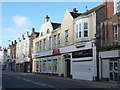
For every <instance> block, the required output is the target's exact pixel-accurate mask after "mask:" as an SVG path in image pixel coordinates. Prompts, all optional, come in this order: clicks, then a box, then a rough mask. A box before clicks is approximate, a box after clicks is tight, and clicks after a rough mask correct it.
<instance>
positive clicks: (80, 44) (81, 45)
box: [75, 42, 86, 48]
mask: <svg viewBox="0 0 120 90" xmlns="http://www.w3.org/2000/svg"><path fill="white" fill-rule="evenodd" d="M85 44H86V43H85V42H80V43H75V46H76V48H80V47H85Z"/></svg>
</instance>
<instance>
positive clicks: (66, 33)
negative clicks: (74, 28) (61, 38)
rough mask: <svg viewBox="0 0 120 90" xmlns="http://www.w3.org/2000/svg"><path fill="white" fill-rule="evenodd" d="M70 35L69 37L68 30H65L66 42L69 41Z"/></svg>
mask: <svg viewBox="0 0 120 90" xmlns="http://www.w3.org/2000/svg"><path fill="white" fill-rule="evenodd" d="M68 37H69V34H68V30H65V42H68Z"/></svg>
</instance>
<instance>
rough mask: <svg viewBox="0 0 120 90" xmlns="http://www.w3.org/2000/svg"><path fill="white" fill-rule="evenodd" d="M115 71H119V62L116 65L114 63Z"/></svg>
mask: <svg viewBox="0 0 120 90" xmlns="http://www.w3.org/2000/svg"><path fill="white" fill-rule="evenodd" d="M114 70H115V71H118V66H117V62H116V63H114Z"/></svg>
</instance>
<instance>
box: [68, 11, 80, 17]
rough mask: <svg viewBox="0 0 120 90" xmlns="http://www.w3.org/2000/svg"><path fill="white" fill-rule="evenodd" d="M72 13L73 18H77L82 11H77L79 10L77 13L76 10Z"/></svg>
mask: <svg viewBox="0 0 120 90" xmlns="http://www.w3.org/2000/svg"><path fill="white" fill-rule="evenodd" d="M70 14H71V15H72V17H73V18H76V17H78V16H80V15H81V13H77V12H76V13H75V12H70Z"/></svg>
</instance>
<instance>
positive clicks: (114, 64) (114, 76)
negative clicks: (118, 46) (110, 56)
mask: <svg viewBox="0 0 120 90" xmlns="http://www.w3.org/2000/svg"><path fill="white" fill-rule="evenodd" d="M110 81H113V82H116V81H118V61H117V60H111V61H110Z"/></svg>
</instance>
